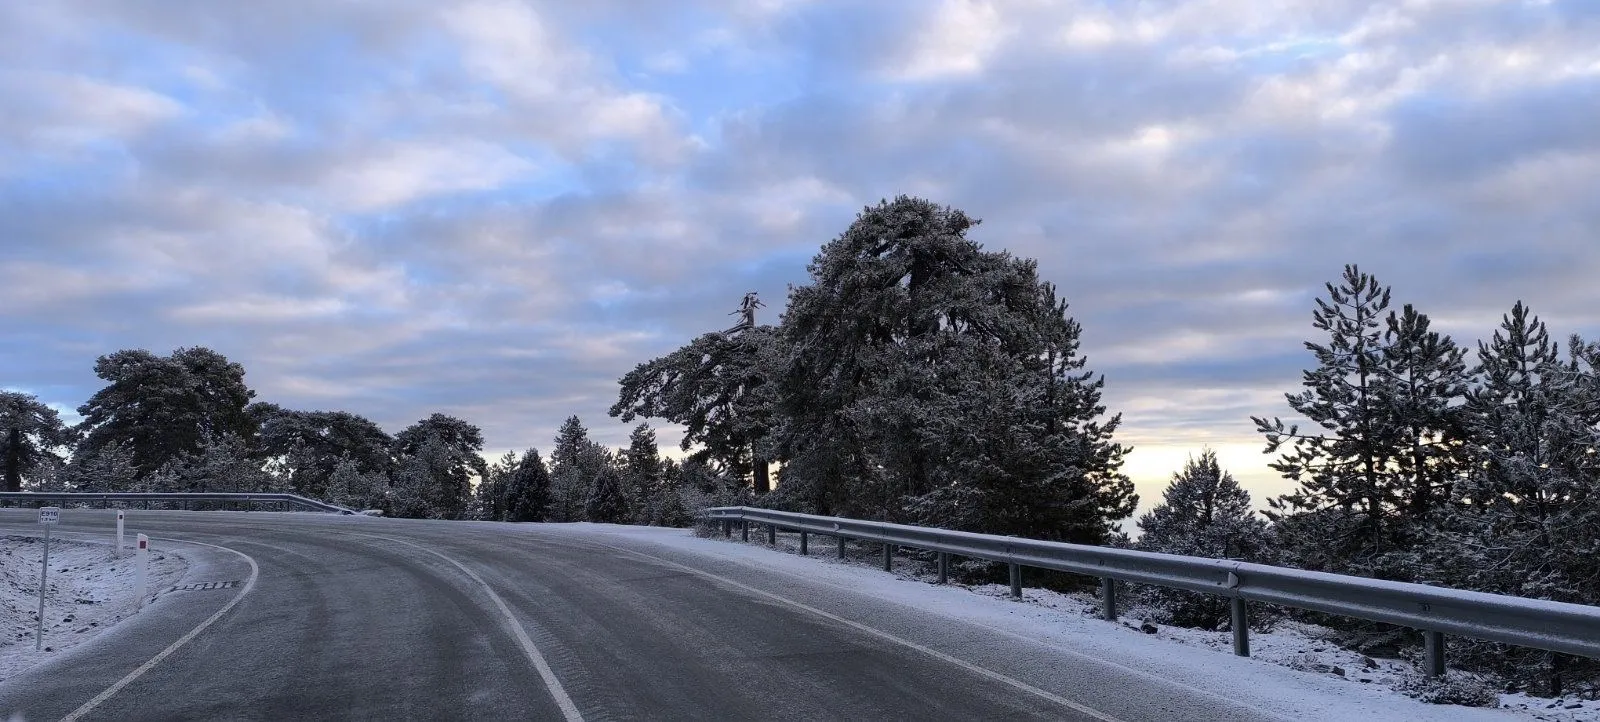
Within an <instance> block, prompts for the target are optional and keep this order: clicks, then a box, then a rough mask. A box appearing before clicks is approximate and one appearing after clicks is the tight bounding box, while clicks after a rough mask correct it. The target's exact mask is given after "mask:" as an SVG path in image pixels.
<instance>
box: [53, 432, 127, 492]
mask: <svg viewBox="0 0 1600 722" xmlns="http://www.w3.org/2000/svg"><path fill="white" fill-rule="evenodd" d="M138 474H139V470H138V468H137V467H135V466H134V464H133V451H132V450H131V449H129V448H128V445H127V444H125V443H123V442H120V441H112V442H109V443H107V444H105V445H102V446H100V447H98V448H92V449H91V448H87V447H80V448H79V449H77V450H76V451H75V452H74V453H73V455H72V460H71V461H70V462H68V464H67V467H66V469H64V470H63V471H62V476H63V477H64V480H65V481H66V485H67V487H68V488H69V489H70V490H71V491H92V492H116V491H130V490H132V489H133V485H134V483H135V482H136V481H137V479H138Z"/></svg>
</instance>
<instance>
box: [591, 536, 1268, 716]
mask: <svg viewBox="0 0 1600 722" xmlns="http://www.w3.org/2000/svg"><path fill="white" fill-rule="evenodd" d="M590 543H593V544H598V545H601V546H606V545H605V544H604V543H603V542H598V541H593V540H592V539H591V540H590ZM765 551H770V552H772V553H782V552H778V551H774V550H772V549H765ZM719 558H720V559H722V560H723V561H726V562H728V563H730V564H737V565H739V566H746V567H752V568H754V569H757V570H760V571H761V572H763V573H766V574H775V575H779V576H785V577H789V578H791V579H798V580H801V581H804V582H806V583H809V584H819V585H822V586H826V587H833V588H834V589H839V590H842V591H845V592H859V591H860V590H859V589H856V588H855V587H851V586H848V585H844V584H838V583H835V582H831V581H828V580H826V579H817V578H815V577H811V576H807V575H805V574H799V573H795V572H789V571H784V570H783V569H780V568H777V567H763V566H760V565H759V564H756V563H755V560H754V559H749V560H746V559H741V558H738V557H719ZM813 559H815V560H816V561H820V562H822V563H826V564H833V563H834V562H833V560H832V559H830V558H827V557H813ZM955 618H956V619H960V620H961V621H962V622H963V623H965V624H971V625H973V626H977V627H982V628H984V629H988V630H990V631H993V632H995V633H996V634H1002V635H1005V636H1007V637H1011V638H1013V639H1017V640H1020V641H1023V642H1028V643H1032V644H1042V645H1044V646H1046V647H1049V648H1050V649H1051V650H1053V651H1055V652H1056V653H1059V654H1065V655H1069V656H1072V657H1076V658H1078V659H1081V660H1083V661H1085V662H1089V663H1091V664H1097V665H1101V666H1105V667H1111V668H1113V669H1117V670H1119V671H1121V672H1124V673H1126V674H1129V675H1132V676H1135V677H1139V678H1141V679H1145V680H1149V681H1150V682H1151V683H1153V684H1159V685H1164V686H1169V687H1175V688H1178V689H1181V690H1183V691H1185V692H1188V693H1190V694H1193V695H1196V696H1199V697H1206V698H1209V699H1213V700H1216V701H1218V702H1221V703H1223V704H1226V705H1233V706H1238V707H1244V708H1246V709H1249V710H1251V711H1252V712H1255V713H1256V714H1258V715H1261V716H1262V717H1269V718H1272V719H1278V720H1282V721H1283V722H1295V721H1296V720H1297V719H1298V718H1296V717H1286V716H1284V715H1282V714H1280V713H1278V712H1274V711H1272V710H1269V709H1265V708H1263V707H1260V706H1257V705H1254V704H1251V703H1248V702H1244V701H1241V700H1237V699H1233V698H1231V697H1226V696H1223V695H1220V694H1217V693H1216V692H1212V691H1211V690H1208V689H1205V688H1202V687H1196V686H1194V685H1192V684H1188V683H1186V682H1179V681H1177V680H1173V679H1168V678H1166V677H1162V676H1159V675H1156V674H1152V673H1150V672H1148V671H1145V670H1142V669H1138V668H1135V667H1129V666H1128V665H1125V664H1122V663H1120V662H1114V661H1111V660H1109V659H1104V658H1101V657H1096V656H1094V655H1092V654H1085V653H1083V652H1079V651H1076V650H1072V649H1068V648H1066V647H1064V646H1060V645H1057V644H1050V643H1048V642H1041V641H1040V640H1038V639H1034V638H1032V637H1028V636H1026V635H1022V634H1018V633H1016V632H1013V631H1011V630H1009V629H1003V628H1001V627H996V626H994V625H992V624H988V623H986V622H981V621H978V620H975V619H965V618H961V617H955Z"/></svg>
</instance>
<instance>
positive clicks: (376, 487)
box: [326, 455, 389, 510]
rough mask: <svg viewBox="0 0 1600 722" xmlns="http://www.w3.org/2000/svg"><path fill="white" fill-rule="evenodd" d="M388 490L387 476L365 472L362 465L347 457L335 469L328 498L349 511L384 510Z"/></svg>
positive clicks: (329, 480)
mask: <svg viewBox="0 0 1600 722" xmlns="http://www.w3.org/2000/svg"><path fill="white" fill-rule="evenodd" d="M388 489H389V477H388V476H387V475H386V474H381V473H374V472H370V471H365V470H363V469H362V467H361V464H359V463H357V462H356V461H355V460H354V459H352V458H350V457H349V456H348V455H346V456H341V457H340V458H339V463H337V464H335V465H334V467H333V474H332V475H331V476H329V478H328V491H327V495H326V498H327V500H328V501H329V502H331V503H334V504H338V505H340V506H343V507H346V508H349V509H356V510H363V509H382V508H383V504H384V502H385V501H386V495H387V493H388Z"/></svg>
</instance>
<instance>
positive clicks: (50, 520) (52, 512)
mask: <svg viewBox="0 0 1600 722" xmlns="http://www.w3.org/2000/svg"><path fill="white" fill-rule="evenodd" d="M60 520H61V509H60V507H54V506H45V507H40V508H39V523H40V524H54V523H56V522H58V521H60Z"/></svg>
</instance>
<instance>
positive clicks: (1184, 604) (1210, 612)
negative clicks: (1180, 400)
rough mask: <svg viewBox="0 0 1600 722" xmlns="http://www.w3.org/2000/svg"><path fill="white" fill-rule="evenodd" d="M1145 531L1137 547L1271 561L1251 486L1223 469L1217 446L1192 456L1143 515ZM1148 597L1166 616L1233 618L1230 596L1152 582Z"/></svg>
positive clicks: (1196, 622)
mask: <svg viewBox="0 0 1600 722" xmlns="http://www.w3.org/2000/svg"><path fill="white" fill-rule="evenodd" d="M1139 530H1140V532H1141V536H1140V537H1139V540H1138V541H1137V542H1136V543H1135V545H1134V546H1135V548H1137V549H1142V550H1145V551H1154V552H1163V553H1166V554H1182V555H1185V556H1199V557H1211V558H1215V559H1240V560H1244V561H1250V562H1261V563H1267V562H1270V561H1271V560H1272V559H1271V541H1270V539H1269V537H1268V534H1267V523H1266V520H1264V519H1262V518H1261V517H1260V516H1258V515H1257V514H1256V513H1255V512H1254V511H1252V510H1251V509H1250V492H1248V491H1245V490H1244V488H1243V487H1241V486H1239V482H1237V481H1235V480H1234V478H1233V475H1232V474H1229V473H1228V472H1227V471H1225V470H1223V469H1222V466H1221V464H1219V463H1218V461H1217V455H1216V452H1214V451H1212V450H1210V449H1205V450H1203V451H1201V452H1200V458H1198V459H1196V458H1194V457H1190V458H1189V461H1188V463H1187V464H1185V465H1184V468H1183V470H1182V471H1180V472H1177V473H1175V474H1173V475H1172V482H1171V483H1170V484H1168V486H1167V489H1166V491H1165V492H1164V493H1163V496H1162V501H1161V503H1160V504H1159V505H1157V506H1156V507H1155V508H1153V509H1151V510H1150V511H1149V512H1146V513H1145V515H1144V516H1142V517H1140V518H1139ZM1141 596H1142V597H1144V598H1145V600H1146V601H1147V602H1149V603H1150V604H1152V605H1154V606H1156V607H1157V608H1159V609H1161V610H1163V612H1164V613H1165V614H1166V622H1167V623H1169V624H1176V625H1179V626H1185V627H1199V628H1202V629H1215V628H1217V626H1218V625H1220V624H1222V623H1223V622H1225V621H1227V620H1228V619H1229V608H1228V600H1227V599H1225V598H1223V597H1218V596H1215V595H1211V594H1196V593H1194V592H1185V591H1182V590H1174V589H1164V588H1161V587H1149V588H1146V589H1144V590H1142V591H1141Z"/></svg>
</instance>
